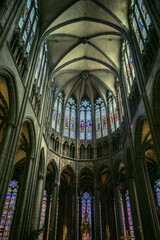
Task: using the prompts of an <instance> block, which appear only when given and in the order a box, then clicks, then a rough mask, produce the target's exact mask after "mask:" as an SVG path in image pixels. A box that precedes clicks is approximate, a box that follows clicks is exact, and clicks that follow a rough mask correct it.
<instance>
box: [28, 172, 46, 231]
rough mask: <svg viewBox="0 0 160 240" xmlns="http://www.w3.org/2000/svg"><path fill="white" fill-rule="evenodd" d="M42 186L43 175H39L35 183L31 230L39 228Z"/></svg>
mask: <svg viewBox="0 0 160 240" xmlns="http://www.w3.org/2000/svg"><path fill="white" fill-rule="evenodd" d="M43 186H44V176H43V175H39V176H38V180H37V185H36V192H35V201H34V207H33V215H32V216H33V217H32V224H31V232H32V231H36V230H38V229H39V223H40V216H41V207H42V198H43Z"/></svg>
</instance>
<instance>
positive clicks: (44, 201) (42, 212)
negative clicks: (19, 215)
mask: <svg viewBox="0 0 160 240" xmlns="http://www.w3.org/2000/svg"><path fill="white" fill-rule="evenodd" d="M47 198H48V195H47V192H46V190H45V191H44V193H43V202H42V210H41V219H40V226H39V227H40V229H43V227H44V224H45V217H46V208H47ZM38 240H43V233H41V234H40V235H39V237H38Z"/></svg>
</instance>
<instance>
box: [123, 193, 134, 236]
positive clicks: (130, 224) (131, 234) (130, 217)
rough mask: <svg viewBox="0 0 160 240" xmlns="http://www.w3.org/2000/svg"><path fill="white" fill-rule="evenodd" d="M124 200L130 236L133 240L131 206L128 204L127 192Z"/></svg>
mask: <svg viewBox="0 0 160 240" xmlns="http://www.w3.org/2000/svg"><path fill="white" fill-rule="evenodd" d="M125 198H126V206H127V215H128V223H129V231H130V236H131V238H132V239H133V240H134V239H135V238H134V229H133V220H132V212H131V204H130V199H129V192H128V190H126V194H125Z"/></svg>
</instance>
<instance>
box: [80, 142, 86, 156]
mask: <svg viewBox="0 0 160 240" xmlns="http://www.w3.org/2000/svg"><path fill="white" fill-rule="evenodd" d="M85 158H86V149H85V146H84V144H81V146H80V159H85Z"/></svg>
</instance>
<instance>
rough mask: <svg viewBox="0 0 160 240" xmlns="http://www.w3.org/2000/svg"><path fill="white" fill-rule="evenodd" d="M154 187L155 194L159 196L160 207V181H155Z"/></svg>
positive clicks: (159, 204)
mask: <svg viewBox="0 0 160 240" xmlns="http://www.w3.org/2000/svg"><path fill="white" fill-rule="evenodd" d="M154 187H155V192H156V195H157V204H158V206H159V207H160V179H158V180H156V181H155V185H154Z"/></svg>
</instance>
